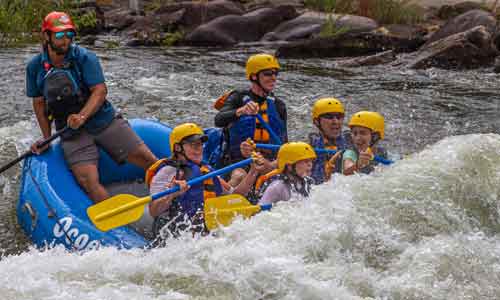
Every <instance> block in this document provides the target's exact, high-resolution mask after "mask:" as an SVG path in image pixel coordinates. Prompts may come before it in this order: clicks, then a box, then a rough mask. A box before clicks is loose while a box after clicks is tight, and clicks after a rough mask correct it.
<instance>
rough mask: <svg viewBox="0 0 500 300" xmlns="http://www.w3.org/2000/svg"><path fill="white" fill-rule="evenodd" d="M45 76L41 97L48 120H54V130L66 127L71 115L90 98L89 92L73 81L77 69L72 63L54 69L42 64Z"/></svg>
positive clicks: (78, 110)
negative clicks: (43, 100) (43, 99)
mask: <svg viewBox="0 0 500 300" xmlns="http://www.w3.org/2000/svg"><path fill="white" fill-rule="evenodd" d="M44 69H45V71H46V72H47V74H46V75H45V77H44V84H43V96H44V98H45V103H46V110H47V113H48V117H49V120H54V122H55V125H56V129H58V130H59V129H62V128H63V127H64V126H66V120H67V119H68V116H69V115H71V114H76V113H79V112H80V111H81V110H82V108H83V107H84V106H85V103H87V100H88V99H89V97H90V90H89V89H88V88H86V87H84V86H80V85H79V84H78V83H77V80H76V79H75V73H76V74H79V72H78V68H77V67H76V65H75V64H74V63H73V62H69V63H66V64H65V66H63V68H56V67H53V66H52V65H50V64H49V63H48V62H44Z"/></svg>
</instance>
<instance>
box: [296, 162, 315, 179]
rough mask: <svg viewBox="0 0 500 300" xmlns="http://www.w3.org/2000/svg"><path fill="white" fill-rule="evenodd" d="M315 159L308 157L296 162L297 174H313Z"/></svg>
mask: <svg viewBox="0 0 500 300" xmlns="http://www.w3.org/2000/svg"><path fill="white" fill-rule="evenodd" d="M313 161H314V159H312V158H308V159H303V160H299V161H298V162H297V163H295V172H296V173H297V176H299V177H301V178H304V177H306V176H311V173H312V167H313Z"/></svg>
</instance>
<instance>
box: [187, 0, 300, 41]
mask: <svg viewBox="0 0 500 300" xmlns="http://www.w3.org/2000/svg"><path fill="white" fill-rule="evenodd" d="M295 17H297V11H296V10H295V8H294V7H293V6H289V5H285V6H279V7H276V8H263V9H258V10H256V11H253V12H250V13H247V14H245V15H242V16H237V15H227V16H222V17H219V18H217V19H215V20H212V21H210V22H209V23H207V24H204V25H201V26H199V27H198V28H196V29H195V30H194V31H193V32H191V33H190V34H188V35H187V37H186V39H185V41H184V42H185V43H186V44H187V45H191V46H231V45H234V44H237V43H239V42H253V41H258V40H260V39H261V38H262V36H263V35H264V34H266V33H267V32H269V31H271V30H273V29H274V28H275V27H276V26H278V25H279V24H281V23H282V22H284V21H288V20H291V19H293V18H295Z"/></svg>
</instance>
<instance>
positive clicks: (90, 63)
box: [67, 52, 108, 129]
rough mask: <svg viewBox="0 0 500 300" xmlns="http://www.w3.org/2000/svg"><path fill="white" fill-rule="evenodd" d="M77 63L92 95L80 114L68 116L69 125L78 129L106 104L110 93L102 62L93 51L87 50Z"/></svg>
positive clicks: (84, 82)
mask: <svg viewBox="0 0 500 300" xmlns="http://www.w3.org/2000/svg"><path fill="white" fill-rule="evenodd" d="M77 64H78V68H79V69H80V71H81V74H82V78H81V79H82V80H83V84H84V85H85V86H87V87H89V90H90V96H89V99H88V100H87V102H86V103H85V106H84V107H83V108H82V109H81V110H80V112H79V113H78V114H72V115H69V116H68V120H67V121H68V125H69V126H70V127H71V128H73V129H78V128H79V127H80V126H82V125H83V124H84V123H85V122H86V121H87V120H88V119H89V118H90V117H91V116H93V115H94V114H95V113H96V112H97V111H98V110H99V109H100V108H101V106H102V105H103V104H104V102H105V101H106V96H107V94H108V89H107V87H106V83H105V79H104V73H103V71H102V67H101V63H100V62H99V59H98V58H97V56H96V55H95V54H94V53H93V52H86V54H85V56H84V58H82V59H81V60H80V61H78V62H77Z"/></svg>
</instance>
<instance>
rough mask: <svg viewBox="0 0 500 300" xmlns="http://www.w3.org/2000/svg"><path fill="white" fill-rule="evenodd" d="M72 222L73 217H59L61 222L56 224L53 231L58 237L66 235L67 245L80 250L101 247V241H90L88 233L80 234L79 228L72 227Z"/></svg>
mask: <svg viewBox="0 0 500 300" xmlns="http://www.w3.org/2000/svg"><path fill="white" fill-rule="evenodd" d="M72 224H73V219H72V218H71V217H64V218H61V219H59V222H57V223H56V224H55V225H54V228H53V230H52V233H53V234H54V236H55V237H56V238H62V237H65V238H64V242H65V243H66V245H68V246H74V247H75V248H76V249H78V250H84V249H86V250H93V249H97V248H99V246H100V244H99V241H96V240H93V241H90V237H89V235H88V234H86V233H82V234H80V231H79V230H78V228H75V227H73V228H72V227H71V225H72ZM70 239H71V240H70ZM72 241H73V242H72Z"/></svg>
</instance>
